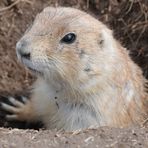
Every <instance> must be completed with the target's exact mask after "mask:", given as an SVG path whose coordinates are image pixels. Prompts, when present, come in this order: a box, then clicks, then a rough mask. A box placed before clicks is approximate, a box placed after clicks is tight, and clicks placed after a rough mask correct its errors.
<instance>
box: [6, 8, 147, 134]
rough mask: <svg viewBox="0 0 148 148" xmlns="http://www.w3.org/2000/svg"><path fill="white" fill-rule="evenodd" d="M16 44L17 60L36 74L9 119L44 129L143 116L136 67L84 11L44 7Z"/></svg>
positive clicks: (127, 120)
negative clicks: (29, 90)
mask: <svg viewBox="0 0 148 148" xmlns="http://www.w3.org/2000/svg"><path fill="white" fill-rule="evenodd" d="M16 49H17V51H16V52H17V56H18V59H19V60H20V61H21V62H22V63H23V64H24V65H25V66H26V67H28V68H29V69H30V70H31V71H32V72H33V73H35V74H36V75H37V77H38V79H37V81H36V82H35V84H34V85H33V88H34V90H33V93H32V96H31V99H30V101H26V104H24V106H23V108H22V107H20V108H19V109H20V110H21V111H20V112H19V113H18V112H17V113H16V112H13V114H17V117H15V119H17V120H28V121H35V120H38V119H40V120H42V121H43V122H44V124H45V126H46V127H47V128H49V129H51V128H57V129H64V130H67V131H72V130H77V129H86V128H88V127H90V126H114V127H121V126H129V125H131V124H138V123H140V122H142V121H143V120H144V119H145V118H146V117H147V105H146V103H147V99H148V97H147V96H148V95H147V93H146V88H145V85H146V80H145V79H144V77H143V76H142V71H141V69H140V68H139V67H138V66H137V65H136V64H135V63H134V62H133V61H132V60H131V59H130V57H129V55H128V52H127V50H126V49H125V48H123V47H122V46H121V45H120V43H119V42H118V41H116V40H115V38H114V37H113V35H112V31H111V30H110V29H109V28H108V27H107V26H106V25H104V24H103V23H101V22H100V21H98V20H96V19H95V18H93V17H92V16H90V15H89V14H87V13H85V12H82V11H80V10H77V9H74V8H65V7H58V8H53V7H48V8H45V9H44V10H43V11H42V12H41V13H40V14H38V15H37V16H36V18H35V21H34V23H33V24H32V26H31V27H30V28H29V29H28V30H27V31H26V32H25V34H24V36H23V37H22V38H21V39H20V40H19V41H18V43H17V46H16ZM13 101H14V100H13ZM13 101H12V102H13ZM13 104H14V102H13ZM4 108H5V107H4ZM7 110H9V109H8V108H7ZM28 114H29V115H30V116H29V117H27V115H28ZM8 118H11V119H12V117H10V116H9V117H8Z"/></svg>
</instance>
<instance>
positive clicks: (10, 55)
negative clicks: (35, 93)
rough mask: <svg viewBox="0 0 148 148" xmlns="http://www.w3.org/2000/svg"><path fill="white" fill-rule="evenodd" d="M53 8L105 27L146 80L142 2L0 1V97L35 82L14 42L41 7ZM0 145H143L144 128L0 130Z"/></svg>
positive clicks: (147, 6)
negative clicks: (89, 18) (84, 13)
mask: <svg viewBox="0 0 148 148" xmlns="http://www.w3.org/2000/svg"><path fill="white" fill-rule="evenodd" d="M58 5H61V6H72V7H76V8H79V9H82V10H85V11H87V12H89V13H90V14H92V15H94V16H95V17H96V18H97V19H100V20H102V21H103V22H104V23H105V24H107V25H108V26H109V27H110V28H111V29H113V30H114V35H115V37H116V38H117V39H118V40H120V41H121V43H122V44H123V45H124V46H125V47H127V48H128V50H130V53H131V57H132V59H133V60H134V61H135V62H136V63H137V64H138V65H139V66H140V67H141V68H142V69H143V73H144V76H145V77H147V78H148V41H147V39H148V21H147V19H148V13H147V12H148V1H147V0H133V1H131V0H107V1H104V0H71V1H69V0H22V1H21V0H0V59H1V60H0V95H4V96H5V95H16V94H18V95H19V94H21V92H22V90H24V89H26V88H28V86H30V84H31V83H32V82H33V81H34V79H35V78H34V77H33V76H32V75H31V74H30V73H29V72H28V71H27V70H25V69H24V67H22V66H21V65H20V64H19V63H18V62H17V60H16V54H15V44H16V42H17V40H18V39H19V38H20V37H21V36H22V34H23V32H24V31H25V30H26V28H27V27H28V26H29V24H31V22H32V21H33V18H34V17H35V15H36V14H37V13H38V12H40V11H41V10H42V9H43V8H44V7H46V6H58ZM0 99H5V98H4V97H0ZM0 113H1V111H0ZM0 126H1V127H4V126H5V127H7V126H11V127H19V128H30V127H34V126H35V127H36V128H37V127H38V125H29V126H28V125H26V123H19V124H18V123H13V124H9V123H7V122H5V121H3V120H2V118H0ZM0 147H6V148H7V147H19V148H20V147H21V148H22V147H45V148H46V147H61V148H62V147H63V148H64V147H101V148H102V147H121V148H125V147H138V148H140V147H148V128H146V125H145V127H143V126H142V127H134V126H133V127H131V128H128V129H115V128H108V127H103V128H99V129H95V130H89V131H86V132H82V133H80V134H74V135H72V134H71V133H63V134H61V133H60V134H58V133H57V132H56V131H49V130H40V131H36V130H29V129H27V130H26V129H25V130H18V129H8V128H0Z"/></svg>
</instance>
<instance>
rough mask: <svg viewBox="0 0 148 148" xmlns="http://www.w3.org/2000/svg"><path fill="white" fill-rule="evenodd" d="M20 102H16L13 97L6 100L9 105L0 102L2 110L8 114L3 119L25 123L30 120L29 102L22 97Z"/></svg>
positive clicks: (30, 108) (30, 109)
mask: <svg viewBox="0 0 148 148" xmlns="http://www.w3.org/2000/svg"><path fill="white" fill-rule="evenodd" d="M21 99H22V102H21V101H19V100H16V99H15V98H13V97H9V98H8V100H9V102H10V103H11V104H8V103H4V102H1V103H0V104H1V105H0V106H1V108H2V110H4V111H6V112H9V113H10V114H6V116H5V118H6V119H7V120H18V121H27V120H31V118H32V116H31V115H32V107H31V101H30V100H28V99H27V98H25V97H22V98H21Z"/></svg>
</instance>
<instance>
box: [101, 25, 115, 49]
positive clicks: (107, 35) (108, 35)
mask: <svg viewBox="0 0 148 148" xmlns="http://www.w3.org/2000/svg"><path fill="white" fill-rule="evenodd" d="M99 45H100V48H101V49H108V50H109V49H112V48H113V46H114V38H113V35H112V31H111V30H109V29H108V28H106V27H105V28H104V29H102V31H101V34H100V36H99Z"/></svg>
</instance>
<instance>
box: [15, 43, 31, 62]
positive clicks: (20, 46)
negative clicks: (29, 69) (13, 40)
mask: <svg viewBox="0 0 148 148" xmlns="http://www.w3.org/2000/svg"><path fill="white" fill-rule="evenodd" d="M28 44H29V43H28V42H27V41H26V40H20V41H18V42H17V44H16V53H17V57H18V59H20V58H25V59H28V60H30V50H29V48H28Z"/></svg>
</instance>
